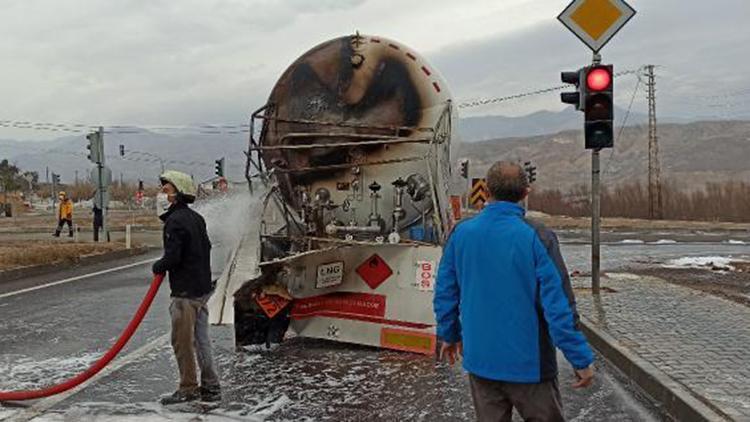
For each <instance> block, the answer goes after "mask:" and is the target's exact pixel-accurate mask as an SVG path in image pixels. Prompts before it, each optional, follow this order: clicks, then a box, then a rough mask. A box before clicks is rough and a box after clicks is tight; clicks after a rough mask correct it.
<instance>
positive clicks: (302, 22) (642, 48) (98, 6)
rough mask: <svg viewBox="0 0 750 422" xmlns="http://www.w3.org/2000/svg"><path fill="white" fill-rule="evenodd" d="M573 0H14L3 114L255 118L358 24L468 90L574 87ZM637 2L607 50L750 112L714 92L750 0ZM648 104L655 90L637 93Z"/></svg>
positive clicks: (748, 63)
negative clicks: (289, 70) (569, 8)
mask: <svg viewBox="0 0 750 422" xmlns="http://www.w3.org/2000/svg"><path fill="white" fill-rule="evenodd" d="M566 4H567V3H566V2H565V1H557V0H555V1H553V0H504V1H501V2H499V1H496V0H465V1H463V2H455V1H449V0H432V1H430V0H413V1H409V2H404V1H401V0H322V1H321V0H319V1H313V0H310V1H306V0H180V1H171V2H168V1H155V0H119V1H115V0H113V1H109V2H101V1H95V0H75V1H74V0H69V1H66V2H57V1H53V0H16V1H6V2H4V3H3V6H4V9H3V13H2V14H1V15H0V55H1V56H2V57H5V58H6V60H4V63H3V66H2V67H0V80H2V81H3V82H4V83H3V84H1V85H0V97H2V98H3V99H4V105H3V112H2V115H0V119H6V118H11V119H12V118H17V119H22V120H33V121H60V122H84V123H94V124H98V123H107V124H116V123H121V124H133V123H144V124H146V123H149V124H154V123H163V124H187V123H192V122H207V121H216V122H236V121H244V120H246V118H247V114H248V112H249V110H252V109H254V108H256V107H258V106H260V105H261V104H262V103H263V102H264V101H265V99H266V97H267V95H268V93H269V91H270V89H271V87H272V86H273V84H274V83H275V81H276V79H277V78H278V77H279V75H280V74H281V73H282V72H283V70H284V69H285V68H286V67H287V66H288V64H289V63H291V62H292V61H293V60H294V59H295V58H296V57H298V56H299V55H300V54H302V53H304V52H305V51H307V50H308V49H309V48H311V47H313V46H314V45H316V44H318V43H320V42H323V41H325V40H327V39H330V38H333V37H336V36H341V35H346V34H351V33H353V32H354V31H356V30H359V31H361V32H362V33H370V34H378V35H382V36H387V37H389V38H393V39H397V40H399V41H401V42H403V43H405V44H407V45H409V46H410V47H411V48H414V49H415V50H417V51H419V52H421V53H423V54H424V55H425V56H426V57H427V58H428V59H430V60H432V61H433V62H434V63H433V64H434V65H435V66H436V67H437V68H438V69H439V70H440V71H441V73H443V75H444V76H445V77H446V79H447V81H448V84H449V86H450V87H451V88H452V92H453V93H454V95H455V97H456V98H457V99H459V100H461V99H470V98H476V97H484V96H503V95H508V94H515V93H519V92H524V91H526V90H533V89H536V88H544V87H548V86H554V85H558V84H559V72H560V71H561V70H566V69H575V68H577V67H578V66H580V65H582V64H584V63H586V62H587V61H588V60H590V52H589V51H588V49H587V48H586V47H584V46H583V45H582V44H581V43H580V41H578V39H577V38H575V37H574V36H573V35H572V34H570V33H568V31H567V30H566V29H565V28H564V27H563V26H562V25H561V24H559V23H558V22H557V21H556V20H555V17H556V16H557V14H558V13H559V12H560V11H561V10H562V9H563V8H564V7H565V5H566ZM631 4H632V5H633V6H634V7H635V8H636V9H637V10H638V14H637V15H636V16H635V18H634V19H633V20H632V21H631V22H630V23H629V24H628V25H627V26H626V27H625V28H624V29H623V30H622V31H621V32H620V33H619V34H618V35H617V36H615V38H614V39H613V40H612V42H611V43H610V45H608V46H607V47H606V48H605V49H604V52H603V53H604V59H605V61H608V62H612V63H614V64H615V66H616V68H617V69H627V68H632V67H637V66H639V65H641V64H646V63H654V64H659V65H662V67H661V68H659V70H658V73H659V79H658V96H659V97H658V101H659V103H658V104H659V106H660V113H661V112H663V113H669V114H688V115H701V114H707V113H724V114H726V115H731V114H736V113H737V112H742V111H745V112H746V111H747V110H748V109H750V106H748V105H745V106H742V101H740V100H745V104H746V103H747V97H742V98H739V100H738V99H737V98H735V97H732V101H733V102H732V103H733V104H734V103H737V104H739V105H736V106H732V107H725V108H717V107H716V103H721V102H722V101H723V100H721V98H720V99H718V100H717V99H716V98H705V97H707V96H710V95H712V94H713V93H714V91H715V90H719V91H722V92H726V93H730V94H731V93H732V92H735V91H737V90H739V89H742V88H747V87H749V86H750V81H749V80H748V78H750V76H749V75H750V58H748V57H747V54H746V51H747V44H748V42H749V41H750V30H749V29H747V28H748V27H747V25H746V24H745V22H744V20H745V19H746V17H747V16H749V15H750V3H747V2H746V1H744V0H720V1H717V2H713V3H710V2H686V1H679V0H660V1H658V2H655V1H646V0H638V1H636V0H632V1H631ZM634 84H635V79H634V78H630V79H627V78H623V79H622V80H618V84H617V99H618V102H619V103H620V104H619V105H620V106H621V107H624V106H627V102H628V101H629V99H630V94H631V93H632V87H633V86H634ZM693 97H695V98H693ZM698 97H700V98H698ZM557 98H558V97H557V95H556V94H549V95H546V96H541V97H534V98H530V99H528V100H524V101H516V102H513V103H507V104H503V105H501V106H499V107H494V108H493V107H489V108H481V109H480V108H478V109H474V110H469V111H468V112H469V113H470V114H472V113H473V114H488V113H503V114H522V113H526V112H530V111H534V110H536V109H558V108H560V107H561V104H560V103H559V101H558V100H557ZM691 101H693V102H694V104H690V102H691ZM724 103H726V101H724ZM642 104H643V95H642V94H640V95H639V97H638V101H636V106H640V105H642ZM719 105H721V104H719ZM742 107H744V108H742ZM662 110H663V111H662ZM748 114H750V113H748ZM7 133H8V132H7V131H6V130H3V131H2V132H0V136H2V137H9V136H10V135H7ZM15 135H16V133H14V134H13V136H15ZM25 135H26V136H35V135H34V134H29V133H28V132H27V133H26V134H25Z"/></svg>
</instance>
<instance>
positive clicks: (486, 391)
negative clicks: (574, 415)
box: [469, 374, 565, 422]
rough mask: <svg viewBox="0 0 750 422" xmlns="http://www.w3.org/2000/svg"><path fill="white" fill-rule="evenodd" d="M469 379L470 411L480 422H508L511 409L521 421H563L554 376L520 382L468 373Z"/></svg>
mask: <svg viewBox="0 0 750 422" xmlns="http://www.w3.org/2000/svg"><path fill="white" fill-rule="evenodd" d="M469 381H470V383H471V397H472V399H473V400H474V410H475V412H476V414H477V420H478V421H480V422H489V421H492V422H495V421H497V422H510V421H511V417H512V416H513V408H516V410H517V411H518V413H519V414H520V415H521V417H522V418H523V419H524V420H525V421H533V422H558V421H565V417H564V416H563V409H562V400H561V399H560V387H559V385H558V384H557V379H553V380H549V381H544V382H540V383H538V384H520V383H512V382H503V381H494V380H488V379H485V378H481V377H478V376H476V375H473V374H469Z"/></svg>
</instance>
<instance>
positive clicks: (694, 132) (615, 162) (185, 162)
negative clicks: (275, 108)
mask: <svg viewBox="0 0 750 422" xmlns="http://www.w3.org/2000/svg"><path fill="white" fill-rule="evenodd" d="M626 115H627V116H628V118H627V121H626V125H627V126H625V128H624V129H622V130H621V122H622V120H624V116H626ZM616 116H618V118H617V119H616V125H615V126H616V130H615V136H616V138H617V139H616V145H615V148H614V149H610V150H604V151H602V154H601V157H602V158H601V161H602V164H601V165H602V180H603V182H604V183H605V184H618V183H624V182H632V181H643V182H645V177H646V174H647V170H648V127H647V121H648V119H647V116H646V115H644V114H640V113H636V112H631V113H629V114H628V113H626V112H625V111H623V110H618V111H617V112H616ZM619 116H623V117H619ZM582 120H583V119H582V114H581V113H579V112H577V111H575V110H573V109H572V108H568V109H565V110H563V111H560V112H549V111H540V112H536V113H533V114H530V115H527V116H521V117H504V116H481V117H466V118H462V119H460V121H459V127H458V131H459V138H460V141H461V142H458V143H457V146H456V148H455V149H454V158H462V157H463V158H469V159H470V160H471V164H470V173H471V175H472V176H473V177H476V176H481V175H483V174H484V172H486V170H487V168H488V167H489V165H491V163H492V162H494V161H496V160H499V159H511V160H519V161H532V162H533V163H534V165H536V166H537V167H538V175H539V178H538V185H539V186H544V187H551V188H562V189H566V188H570V187H572V186H576V185H580V184H586V183H588V181H589V179H590V154H589V151H587V150H585V149H584V147H583V135H582V131H581V130H580V129H578V128H580V127H581V125H582ZM110 130H111V133H105V153H106V156H107V158H106V161H107V166H109V167H110V168H111V169H112V174H113V177H114V178H115V179H118V178H119V177H122V178H123V179H124V180H129V181H135V180H144V181H145V182H146V183H147V184H154V183H155V182H156V179H157V177H158V174H159V173H160V171H161V164H162V162H164V165H165V166H166V167H167V168H173V169H177V170H182V171H185V172H187V173H190V174H192V175H193V176H194V177H195V178H196V180H206V179H209V178H211V177H213V176H214V171H215V163H214V160H217V159H219V158H222V157H224V159H225V161H226V174H227V176H228V177H229V178H230V179H232V180H242V179H244V171H245V154H244V152H243V151H246V150H247V138H246V134H244V135H243V134H237V133H236V132H235V133H228V132H226V131H221V130H217V131H213V132H212V134H204V133H196V132H167V133H164V132H153V131H148V130H145V129H138V128H135V130H132V129H131V130H127V131H124V130H123V131H118V130H117V129H116V128H112V129H110ZM620 131H621V133H620ZM658 137H659V148H660V157H661V164H662V167H661V168H662V178H663V179H665V180H672V181H674V183H676V184H678V185H680V186H684V187H694V186H699V185H702V184H703V182H705V181H723V180H730V179H731V180H746V181H750V164H748V162H750V148H749V147H750V121H701V122H686V121H685V120H683V119H676V118H662V119H660V120H659V126H658ZM86 145H87V140H86V139H85V137H84V136H83V134H81V135H77V136H65V137H61V138H57V139H54V140H51V141H15V140H2V139H0V158H7V159H9V160H10V161H11V162H14V163H15V164H16V165H18V166H19V167H21V168H22V169H23V170H32V171H37V172H39V175H40V180H42V181H44V180H45V179H46V173H47V171H49V172H55V173H58V174H60V175H61V179H62V182H63V183H71V182H73V181H74V180H75V178H76V175H77V176H78V178H79V179H81V180H85V179H86V178H87V177H88V173H89V171H90V169H91V168H92V165H91V163H90V162H89V161H88V159H87V158H86V155H87V152H88V151H87V149H86ZM120 145H123V148H124V153H125V154H124V155H123V156H121V155H120V150H119V146H120Z"/></svg>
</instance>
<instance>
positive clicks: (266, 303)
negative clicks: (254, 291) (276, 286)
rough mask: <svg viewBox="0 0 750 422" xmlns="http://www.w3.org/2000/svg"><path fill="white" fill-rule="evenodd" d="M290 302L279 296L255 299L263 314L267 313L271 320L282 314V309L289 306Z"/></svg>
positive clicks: (262, 296)
mask: <svg viewBox="0 0 750 422" xmlns="http://www.w3.org/2000/svg"><path fill="white" fill-rule="evenodd" d="M289 302H290V300H289V299H287V298H283V297H281V296H277V295H265V294H264V295H258V296H256V297H255V303H257V304H258V306H260V309H262V310H263V313H265V314H266V316H267V317H269V318H273V317H275V316H276V315H277V314H278V313H279V312H281V310H282V309H284V308H285V307H286V305H288V304H289Z"/></svg>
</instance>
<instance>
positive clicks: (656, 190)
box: [645, 65, 663, 220]
mask: <svg viewBox="0 0 750 422" xmlns="http://www.w3.org/2000/svg"><path fill="white" fill-rule="evenodd" d="M645 76H646V77H647V78H648V82H647V83H646V86H647V87H648V94H647V95H648V217H649V218H650V219H652V220H653V219H661V218H663V214H662V201H661V167H660V165H659V140H658V137H657V136H656V78H655V76H654V65H648V66H646V74H645Z"/></svg>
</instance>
